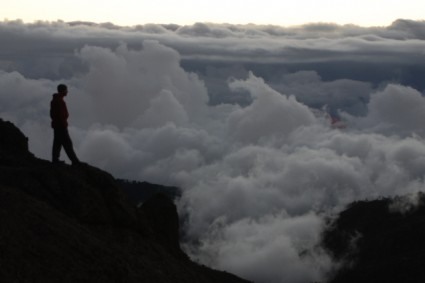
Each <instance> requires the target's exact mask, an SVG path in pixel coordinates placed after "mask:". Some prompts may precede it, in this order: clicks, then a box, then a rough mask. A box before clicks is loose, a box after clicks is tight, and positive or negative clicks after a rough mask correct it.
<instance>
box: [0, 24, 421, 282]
mask: <svg viewBox="0 0 425 283" xmlns="http://www.w3.org/2000/svg"><path fill="white" fill-rule="evenodd" d="M423 30H424V23H423V22H413V21H406V20H399V21H396V22H395V23H394V24H393V25H391V26H389V27H381V28H378V27H376V28H361V27H357V26H350V25H347V26H338V25H333V24H310V25H305V26H299V27H292V28H282V27H277V26H254V25H246V26H236V25H213V24H201V23H199V24H195V25H193V26H176V25H144V26H135V27H119V26H115V25H113V24H109V23H107V24H101V25H99V24H93V23H84V22H73V23H63V22H54V23H47V22H39V23H36V24H24V23H22V22H19V21H16V22H2V23H0V39H1V42H2V46H1V48H0V117H2V118H3V119H8V120H11V121H13V122H14V123H16V124H17V125H18V126H19V127H20V128H21V129H22V130H23V131H24V133H25V134H26V135H27V136H28V137H29V141H30V148H31V150H32V151H33V152H34V153H35V154H36V155H37V156H39V157H42V158H46V159H49V158H50V144H51V139H52V133H51V132H52V131H51V129H50V123H49V122H50V121H49V117H48V106H49V101H50V99H51V94H52V93H53V92H54V91H55V86H56V85H57V84H58V83H59V82H61V83H66V84H68V86H69V95H68V97H67V98H66V100H67V103H68V107H69V111H70V113H71V116H70V125H71V126H70V132H71V135H72V137H73V141H74V144H75V148H76V151H77V153H78V154H79V156H80V158H81V159H82V160H84V161H87V162H89V163H90V164H93V165H95V166H99V167H101V168H103V169H105V170H108V171H110V172H112V173H113V174H114V175H115V176H117V177H121V178H128V179H137V180H146V181H150V182H156V183H161V184H169V185H176V186H180V187H181V188H182V189H183V196H182V198H181V200H180V201H179V203H178V205H179V210H180V213H181V214H182V215H184V216H185V219H186V220H187V222H186V223H185V232H186V234H187V242H186V243H185V249H186V251H187V252H189V253H190V255H191V256H192V257H193V258H197V259H199V260H200V261H201V262H202V263H205V264H209V265H211V266H214V267H216V268H219V269H225V270H228V271H231V272H235V273H237V274H239V275H241V276H244V277H246V278H248V279H251V280H255V281H256V282H260V283H261V282H272V283H281V282H292V283H297V282H313V281H323V280H324V274H326V271H327V270H329V268H330V267H331V266H332V265H333V264H335V263H332V262H330V260H329V257H328V256H327V255H326V254H325V253H324V252H323V251H321V250H320V249H315V248H314V247H316V245H317V242H318V241H319V237H320V230H321V229H322V227H323V224H324V221H323V217H322V213H324V212H329V211H338V210H339V209H341V208H342V207H344V205H346V204H348V203H349V202H351V201H353V200H358V199H363V198H374V197H379V196H394V195H398V194H407V193H410V194H411V196H412V197H406V198H404V199H403V201H402V202H400V203H395V204H394V205H393V206H392V207H391V209H392V210H400V211H403V210H404V209H405V208H406V207H407V208H409V207H411V206H414V204H415V199H416V198H415V197H414V194H415V193H416V192H418V191H423V188H424V178H423V168H424V166H425V144H424V143H423V135H425V133H424V130H423V125H422V121H423V120H424V119H425V117H424V113H425V98H424V97H423V93H421V91H422V90H423V88H421V87H420V86H424V84H423V79H422V77H423V71H424V67H423V66H425V65H424V64H423V63H424V56H425V55H424V51H425V42H424V34H423ZM419 78H420V79H419ZM421 83H422V84H421ZM424 88H425V86H424ZM229 102H230V103H229ZM326 111H329V112H330V113H331V115H334V114H335V115H336V114H338V115H340V116H341V118H343V119H344V121H343V124H342V126H343V127H342V128H338V127H335V125H334V127H332V126H331V125H330V117H329V114H328V113H326ZM306 251H309V252H308V253H306ZM306 254H307V255H306Z"/></svg>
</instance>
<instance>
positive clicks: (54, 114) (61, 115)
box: [50, 84, 80, 165]
mask: <svg viewBox="0 0 425 283" xmlns="http://www.w3.org/2000/svg"><path fill="white" fill-rule="evenodd" d="M67 94H68V88H67V86H66V85H64V84H60V85H58V93H55V94H53V99H52V101H51V102H50V117H51V118H52V128H53V133H54V138H53V149H52V162H53V163H64V162H63V161H60V160H59V156H60V152H61V149H62V146H63V148H64V149H65V152H66V154H67V155H68V157H69V159H70V160H71V161H72V164H73V165H77V164H80V161H79V160H78V158H77V155H76V154H75V152H74V148H73V146H72V141H71V137H70V136H69V133H68V116H69V114H68V109H67V107H66V103H65V101H64V97H65V96H66V95H67Z"/></svg>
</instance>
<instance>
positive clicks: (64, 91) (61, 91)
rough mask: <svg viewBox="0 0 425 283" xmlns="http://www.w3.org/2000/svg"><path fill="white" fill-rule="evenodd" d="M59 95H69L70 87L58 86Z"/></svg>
mask: <svg viewBox="0 0 425 283" xmlns="http://www.w3.org/2000/svg"><path fill="white" fill-rule="evenodd" d="M58 93H59V94H62V95H64V96H65V95H66V94H67V93H68V87H67V86H66V85H64V84H60V85H58Z"/></svg>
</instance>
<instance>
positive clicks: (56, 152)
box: [52, 129, 63, 163]
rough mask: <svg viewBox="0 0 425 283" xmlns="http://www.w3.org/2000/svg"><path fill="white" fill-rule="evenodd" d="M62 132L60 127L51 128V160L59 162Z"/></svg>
mask: <svg viewBox="0 0 425 283" xmlns="http://www.w3.org/2000/svg"><path fill="white" fill-rule="evenodd" d="M62 143H63V134H62V133H61V129H53V147H52V162H53V163H56V162H59V156H60V152H61V149H62Z"/></svg>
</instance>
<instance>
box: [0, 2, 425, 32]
mask: <svg viewBox="0 0 425 283" xmlns="http://www.w3.org/2000/svg"><path fill="white" fill-rule="evenodd" d="M423 11H425V2H424V1H422V0H405V1H403V2H402V4H400V1H398V0H357V1H349V0H320V1H317V0H297V1H281V0H263V1H258V0H217V1H206V0H183V1H174V0H158V1H148V0H121V1H106V2H105V1H100V0H93V1H83V0H73V1H68V0H67V1H60V2H58V1H53V0H40V1H35V2H34V1H31V0H15V1H4V3H2V9H1V11H0V19H1V20H3V19H9V20H16V19H22V20H24V21H26V22H33V21H36V20H47V21H56V20H64V21H90V22H97V23H102V22H112V23H114V24H118V25H131V26H132V25H138V24H146V23H155V24H169V23H173V24H180V25H188V24H193V23H195V22H211V23H231V24H247V23H254V24H274V25H283V26H288V25H301V24H305V23H309V22H327V23H329V22H332V23H338V24H357V25H361V26H384V25H389V24H390V23H391V22H393V21H394V20H396V19H398V18H404V19H412V20H422V19H424V16H423Z"/></svg>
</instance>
